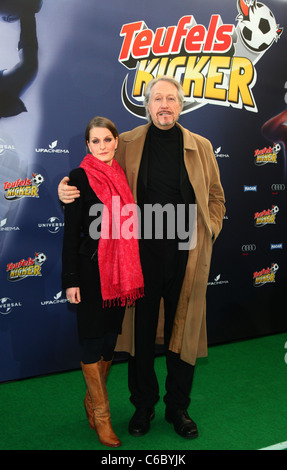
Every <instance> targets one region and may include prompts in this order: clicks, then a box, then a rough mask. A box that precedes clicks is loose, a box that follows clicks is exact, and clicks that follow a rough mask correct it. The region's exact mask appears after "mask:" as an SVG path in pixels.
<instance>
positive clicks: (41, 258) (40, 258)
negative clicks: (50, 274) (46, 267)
mask: <svg viewBox="0 0 287 470" xmlns="http://www.w3.org/2000/svg"><path fill="white" fill-rule="evenodd" d="M46 259H47V256H46V255H45V254H44V253H35V264H40V265H42V264H43V263H44V262H45V261H46Z"/></svg>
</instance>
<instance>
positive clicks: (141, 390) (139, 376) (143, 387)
mask: <svg viewBox="0 0 287 470" xmlns="http://www.w3.org/2000/svg"><path fill="white" fill-rule="evenodd" d="M140 255H141V263H142V270H143V275H144V281H145V295H144V297H143V298H142V299H140V300H138V301H137V304H136V317H135V356H134V357H131V358H130V360H129V388H130V392H131V402H132V403H133V404H134V405H135V406H136V407H137V408H138V407H152V406H153V405H155V403H156V402H157V401H158V400H159V386H158V381H157V377H156V374H155V371H154V353H155V338H156V330H157V324H158V312H159V304H160V299H161V297H163V299H164V311H165V326H164V342H165V351H166V362H167V378H166V395H165V397H164V401H165V403H166V405H167V406H169V407H172V408H177V409H178V408H181V409H186V408H187V407H188V405H189V402H190V398H189V395H190V391H191V386H192V379H193V372H194V367H193V366H191V365H190V364H188V363H186V362H184V361H182V360H181V359H180V356H179V354H175V353H173V352H171V351H169V350H168V346H169V340H170V337H171V332H172V326H173V321H174V316H175V312H176V308H177V303H178V298H179V294H180V290H181V286H182V281H183V278H184V274H185V267H186V262H187V257H188V252H187V251H178V244H177V242H176V241H175V240H166V241H161V240H156V241H154V242H151V245H150V246H148V245H147V243H146V241H144V242H140Z"/></svg>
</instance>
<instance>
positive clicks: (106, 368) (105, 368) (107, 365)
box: [102, 360, 113, 381]
mask: <svg viewBox="0 0 287 470" xmlns="http://www.w3.org/2000/svg"><path fill="white" fill-rule="evenodd" d="M112 362H113V361H104V360H102V366H103V373H104V379H105V381H107V378H108V375H109V371H110V368H111V365H112Z"/></svg>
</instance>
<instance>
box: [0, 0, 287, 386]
mask: <svg viewBox="0 0 287 470" xmlns="http://www.w3.org/2000/svg"><path fill="white" fill-rule="evenodd" d="M23 6H24V8H23ZM286 37H287V2H286V1H284V0H264V1H262V2H259V1H257V0H249V1H247V0H238V1H237V0H217V1H215V0H210V1H209V2H196V1H192V0H190V1H188V2H187V1H186V0H176V1H174V0H164V1H163V0H152V1H151V0H145V1H144V2H142V1H140V0H133V1H131V0H109V1H108V2H100V1H99V0H85V1H78V0H43V1H40V0H39V1H37V0H11V1H9V0H0V61H1V67H0V70H1V73H0V86H1V89H0V168H1V172H0V381H2V382H3V381H7V380H14V379H20V378H24V377H30V376H36V375H40V374H46V373H51V372H57V371H63V370H70V369H75V368H78V367H79V351H78V342H77V330H76V317H75V311H74V309H73V307H72V306H69V305H68V304H67V302H66V297H65V292H64V291H62V288H61V250H62V235H63V224H64V222H63V209H62V207H61V204H60V203H59V201H58V196H57V186H58V183H59V181H60V180H61V178H62V177H63V176H65V175H68V174H69V171H70V170H71V169H72V168H75V167H77V166H78V165H79V163H80V161H81V159H82V157H83V156H84V154H85V142H84V131H85V127H86V125H87V123H88V121H89V120H90V119H91V118H92V117H93V116H95V115H103V116H107V117H109V118H110V119H112V120H113V121H114V122H115V123H116V125H117V127H118V130H119V131H120V132H122V131H125V130H128V129H131V128H133V127H136V126H138V125H141V124H143V123H145V116H144V110H143V104H142V101H143V93H144V89H145V86H146V84H147V83H148V82H149V80H151V79H152V78H153V77H156V76H159V75H162V74H168V75H171V76H174V77H175V78H177V79H178V80H179V81H180V82H181V83H182V85H183V88H184V93H185V105H184V109H183V112H182V115H181V117H180V123H181V124H182V125H183V126H185V127H187V128H189V129H190V130H191V131H193V132H195V133H198V134H201V135H203V136H205V137H207V138H208V139H209V140H210V141H211V142H212V145H213V148H214V152H215V155H216V158H217V162H218V164H219V168H220V172H221V179H222V183H223V186H224V190H225V194H226V208H227V211H226V215H225V219H224V224H223V230H222V233H221V235H220V237H219V239H218V240H217V241H216V244H215V246H214V255H213V260H212V265H211V270H210V277H209V283H208V289H207V325H208V338H209V344H210V345H213V344H218V343H223V342H228V341H235V340H242V339H247V338H252V337H256V336H260V335H266V334H274V333H277V332H282V331H286V325H287V321H286V307H285V303H284V302H283V292H284V286H285V285H286V271H287V266H286V239H287V236H286V235H287V233H286V231H287V229H286V221H285V218H286V210H287V208H286V184H287V183H286V134H287V133H286V121H287V116H286V113H287V111H286V109H287V77H286V50H287V40H286Z"/></svg>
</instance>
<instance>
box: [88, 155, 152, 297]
mask: <svg viewBox="0 0 287 470" xmlns="http://www.w3.org/2000/svg"><path fill="white" fill-rule="evenodd" d="M80 167H81V168H83V169H84V170H85V172H86V175H87V178H88V180H89V183H90V186H91V188H92V189H93V191H94V192H95V193H96V195H97V196H98V198H99V199H100V201H101V202H102V203H103V204H104V210H103V214H102V223H101V237H100V240H99V246H98V262H99V271H100V279H101V291H102V297H103V300H104V305H107V301H110V302H111V301H112V300H115V299H119V300H120V301H121V305H125V304H126V302H128V304H130V303H133V302H134V301H135V300H136V299H138V298H139V297H142V296H143V287H144V281H143V275H142V269H141V264H140V257H139V247H138V236H137V237H136V238H135V237H132V238H129V239H126V238H127V237H125V236H124V233H122V228H123V223H124V222H125V221H126V220H129V223H128V226H129V227H131V225H130V221H131V220H132V224H133V225H132V231H133V233H134V230H136V233H138V232H137V230H138V219H137V213H136V205H135V202H134V198H133V195H132V192H131V190H130V187H129V185H128V182H127V179H126V176H125V173H124V171H123V169H122V168H121V166H120V165H119V164H118V162H117V161H116V160H115V159H114V160H113V162H112V165H111V166H110V165H108V164H107V163H104V162H102V161H101V160H99V159H98V158H96V157H94V156H93V155H91V154H88V155H86V156H85V158H84V159H83V161H82V163H81V164H80ZM115 196H117V198H115ZM125 204H133V206H132V207H133V209H134V210H133V211H132V218H131V217H128V216H126V215H123V213H122V208H123V206H124V205H125ZM115 206H117V209H118V210H117V211H115V210H114V211H112V208H113V209H115ZM113 212H114V213H113ZM129 215H130V214H129ZM123 231H124V230H123ZM107 233H108V237H107ZM115 234H117V235H116V237H115Z"/></svg>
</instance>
